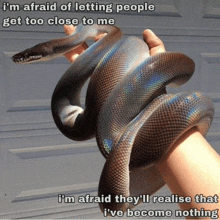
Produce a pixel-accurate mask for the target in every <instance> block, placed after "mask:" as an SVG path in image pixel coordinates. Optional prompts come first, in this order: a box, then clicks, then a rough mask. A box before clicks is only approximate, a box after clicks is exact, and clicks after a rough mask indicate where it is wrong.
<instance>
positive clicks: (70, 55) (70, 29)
mask: <svg viewBox="0 0 220 220" xmlns="http://www.w3.org/2000/svg"><path fill="white" fill-rule="evenodd" d="M63 28H64V32H65V33H66V35H68V36H69V35H71V34H72V33H73V32H74V31H75V29H76V27H74V26H73V25H64V27H63ZM104 35H105V34H100V35H98V36H96V38H95V41H98V40H99V39H101V38H102V37H103V36H104ZM87 48H88V45H87V43H86V42H84V43H83V44H81V45H80V46H78V47H77V48H75V49H73V50H71V51H69V52H68V53H66V54H65V57H66V58H67V59H68V60H69V61H70V62H73V61H74V60H75V59H76V57H77V56H79V54H81V53H82V52H83V51H84V50H86V49H87Z"/></svg>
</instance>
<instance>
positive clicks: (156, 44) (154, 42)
mask: <svg viewBox="0 0 220 220" xmlns="http://www.w3.org/2000/svg"><path fill="white" fill-rule="evenodd" d="M143 37H144V40H145V42H146V43H147V45H148V47H149V50H150V55H151V56H153V55H155V54H157V53H161V52H165V51H166V49H165V47H164V44H163V42H162V40H161V39H160V38H159V37H157V35H156V34H155V33H154V32H153V31H151V30H150V29H146V30H145V31H144V32H143Z"/></svg>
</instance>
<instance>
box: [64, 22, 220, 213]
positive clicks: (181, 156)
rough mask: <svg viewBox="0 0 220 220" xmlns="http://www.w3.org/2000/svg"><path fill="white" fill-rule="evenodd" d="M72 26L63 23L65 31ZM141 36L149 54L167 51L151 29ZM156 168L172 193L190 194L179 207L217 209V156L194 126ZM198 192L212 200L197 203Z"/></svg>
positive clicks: (219, 170)
mask: <svg viewBox="0 0 220 220" xmlns="http://www.w3.org/2000/svg"><path fill="white" fill-rule="evenodd" d="M74 30H75V27H74V26H67V25H65V26H64V31H65V33H66V34H67V35H70V34H71V33H72V32H74ZM102 37H103V34H102V35H99V36H97V38H96V39H95V40H99V39H100V38H102ZM143 38H144V40H145V42H146V43H147V45H148V47H149V49H150V54H151V55H155V54H157V53H161V52H164V51H166V50H165V47H164V44H163V42H162V41H161V40H160V39H159V38H158V37H157V36H156V35H155V34H154V33H153V32H152V31H151V30H149V29H146V30H145V31H144V32H143ZM87 47H88V46H87V45H86V43H84V44H83V45H82V46H80V47H78V48H76V49H75V50H72V51H70V52H68V53H67V54H66V55H65V56H66V58H67V59H68V60H69V61H70V62H73V61H74V60H75V58H76V57H77V56H78V55H79V54H80V53H82V52H83V51H84V50H85V49H86V48H87ZM158 169H159V171H160V173H161V175H162V176H163V178H164V180H165V182H166V183H167V185H168V187H169V188H170V190H171V191H172V193H173V194H178V195H179V196H185V197H186V196H190V197H191V198H192V203H181V204H179V206H180V208H181V209H183V210H186V209H191V208H196V209H198V210H200V209H201V208H204V209H206V210H214V209H219V210H220V156H219V155H218V153H217V152H216V151H215V150H214V149H213V148H212V147H211V146H210V144H209V143H208V142H207V141H206V140H205V138H204V137H203V136H202V135H201V134H200V132H199V131H197V130H196V129H195V128H194V129H191V130H189V131H188V132H187V133H186V134H184V135H183V136H182V137H181V138H180V139H179V140H178V141H176V142H175V144H174V145H173V146H172V149H171V150H170V151H169V153H168V154H167V155H166V156H165V157H164V158H163V160H162V161H160V163H159V164H158ZM197 194H203V195H204V196H212V198H213V202H212V203H211V202H209V203H196V202H195V200H194V197H195V196H196V195H197ZM215 195H217V196H215ZM214 196H215V197H214ZM216 198H217V199H216ZM219 212H220V211H219ZM219 215H220V214H219Z"/></svg>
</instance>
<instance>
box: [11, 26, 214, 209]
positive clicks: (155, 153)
mask: <svg viewBox="0 0 220 220" xmlns="http://www.w3.org/2000/svg"><path fill="white" fill-rule="evenodd" d="M99 33H107V34H106V35H105V36H104V37H103V38H102V39H100V40H99V41H97V42H96V43H94V44H93V45H92V46H90V47H89V48H88V49H87V50H85V51H84V52H83V53H82V54H80V55H79V56H78V57H77V59H76V60H75V61H74V63H73V64H72V66H71V67H70V68H69V69H68V70H67V71H66V72H65V74H64V75H63V76H62V77H61V79H60V80H59V82H58V84H57V86H56V88H55V90H54V93H53V96H52V101H51V109H52V114H53V118H54V121H55V123H56V125H57V127H58V128H59V129H60V131H61V132H62V133H63V134H64V135H65V136H67V137H68V138H71V139H73V140H86V139H90V138H92V137H95V136H96V139H97V143H98V146H99V149H100V151H101V153H102V154H103V156H104V157H105V158H106V163H105V165H104V168H103V171H102V174H101V178H100V183H99V196H101V195H104V196H108V195H111V202H110V203H107V202H106V203H100V208H101V210H102V211H103V210H104V209H105V208H109V209H111V210H123V211H125V210H126V209H127V208H128V207H132V206H133V204H130V203H127V202H124V203H117V202H116V201H115V199H114V198H115V196H116V195H122V196H124V197H128V196H134V195H136V196H138V195H140V194H152V193H154V192H155V191H156V190H157V189H158V188H160V187H161V186H162V185H163V184H164V182H163V180H162V178H161V176H160V174H159V173H158V171H157V169H156V164H157V162H158V161H159V160H161V158H162V157H163V156H164V155H165V154H166V153H167V152H168V151H169V149H170V148H171V147H172V145H173V143H174V142H175V141H176V140H177V139H178V138H179V137H180V136H181V135H183V134H184V133H185V132H186V131H187V130H189V129H190V128H192V127H197V129H198V130H199V131H200V132H201V133H202V134H203V135H206V133H207V132H208V129H209V127H210V125H211V122H212V119H213V114H214V108H213V104H212V102H211V101H210V99H208V98H207V97H205V96H203V95H202V93H200V92H194V91H191V92H183V93H179V94H167V93H166V89H165V87H166V85H169V84H173V85H175V86H179V85H182V84H183V83H185V82H186V81H187V80H189V78H190V77H191V76H192V74H193V72H194V68H195V65H194V62H193V60H192V59H190V58H189V57H188V56H186V55H183V54H181V53H174V52H164V53H160V54H157V55H155V56H149V49H148V47H147V45H146V43H144V41H142V40H141V39H139V38H136V37H128V38H126V39H122V38H121V37H122V32H121V30H120V29H119V28H117V27H114V26H105V25H103V26H99V25H92V26H83V25H79V26H78V27H77V29H76V31H75V32H74V33H73V34H72V35H71V36H68V37H64V38H60V39H54V40H52V41H48V42H45V43H41V44H38V45H36V46H34V47H32V48H29V49H27V50H25V51H23V52H21V53H18V54H16V55H14V56H13V61H14V62H16V63H30V62H36V61H44V60H48V59H51V58H53V57H56V56H61V55H63V54H64V53H66V52H68V51H70V50H71V49H73V48H75V47H77V46H78V45H80V44H81V43H83V42H85V41H86V40H87V39H94V37H95V36H97V35H98V34H99ZM89 77H90V83H89V85H88V89H87V95H86V103H85V104H86V105H85V106H86V107H85V109H84V110H83V109H82V107H81V105H80V91H81V88H82V86H83V85H84V83H85V82H86V81H87V79H88V78H89ZM144 173H145V174H144ZM144 175H145V177H146V178H145V177H144Z"/></svg>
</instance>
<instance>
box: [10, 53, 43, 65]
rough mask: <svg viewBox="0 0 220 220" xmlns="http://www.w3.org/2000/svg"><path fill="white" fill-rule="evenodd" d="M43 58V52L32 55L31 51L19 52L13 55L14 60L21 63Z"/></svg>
mask: <svg viewBox="0 0 220 220" xmlns="http://www.w3.org/2000/svg"><path fill="white" fill-rule="evenodd" d="M42 58H43V55H42V54H38V55H37V54H35V55H34V54H33V55H31V54H30V53H27V52H26V53H25V52H21V53H17V54H15V55H14V56H13V57H12V60H13V62H15V63H19V64H25V63H31V62H36V61H38V60H41V59H42Z"/></svg>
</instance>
